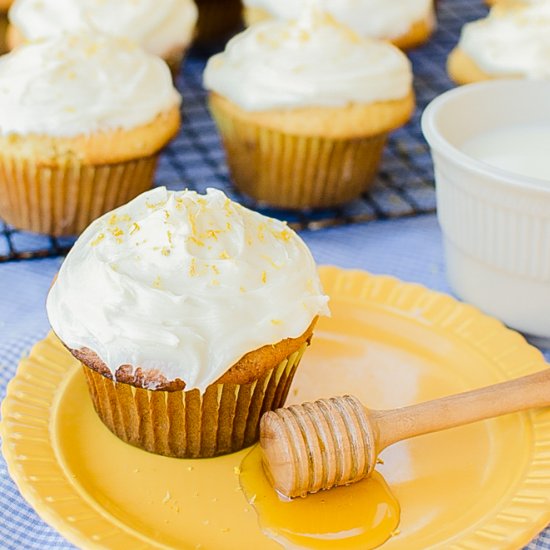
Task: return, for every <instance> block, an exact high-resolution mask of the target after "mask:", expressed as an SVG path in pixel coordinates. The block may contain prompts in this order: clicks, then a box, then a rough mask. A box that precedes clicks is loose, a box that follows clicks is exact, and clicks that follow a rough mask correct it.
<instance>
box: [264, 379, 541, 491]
mask: <svg viewBox="0 0 550 550" xmlns="http://www.w3.org/2000/svg"><path fill="white" fill-rule="evenodd" d="M546 405H550V369H545V370H542V371H540V372H537V373H535V374H531V375H529V376H524V377H523V378H518V379H516V380H511V381H509V382H502V383H501V384H496V385H493V386H489V387H485V388H481V389H478V390H473V391H469V392H464V393H460V394H457V395H453V396H450V397H443V398H441V399H436V400H434V401H428V402H426V403H421V404H419V405H412V406H410V407H404V408H401V409H394V410H388V411H368V410H367V409H365V408H364V407H363V405H362V404H361V403H360V402H359V400H358V399H357V398H355V397H352V396H345V397H337V398H331V399H321V400H320V401H316V402H315V403H304V404H303V405H295V406H292V407H288V408H287V409H278V410H276V411H273V412H268V413H266V414H265V415H264V416H263V417H262V420H261V423H260V445H261V447H262V451H263V460H264V467H265V471H266V473H267V475H268V477H269V478H270V481H271V483H272V484H273V486H274V487H275V489H276V490H277V491H278V492H279V493H280V494H281V495H283V496H285V497H289V498H292V497H296V496H305V495H306V494H307V493H314V492H317V491H319V490H321V489H330V488H331V487H335V486H339V485H346V484H348V483H353V482H354V481H359V480H360V479H362V478H364V477H366V476H367V475H369V474H370V473H371V472H372V470H373V469H374V465H375V463H376V457H377V455H378V453H379V452H380V451H381V450H382V449H385V448H386V447H388V446H389V445H391V444H392V443H396V442H397V441H401V440H403V439H408V438H410V437H414V436H417V435H422V434H426V433H431V432H436V431H439V430H445V429H447V428H452V427H454V426H461V425H463V424H469V423H470V422H475V421H477V420H483V419H486V418H492V417H494V416H499V415H501V414H506V413H511V412H516V411H522V410H525V409H529V408H531V407H542V406H546Z"/></svg>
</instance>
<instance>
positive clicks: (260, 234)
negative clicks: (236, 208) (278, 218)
mask: <svg viewBox="0 0 550 550" xmlns="http://www.w3.org/2000/svg"><path fill="white" fill-rule="evenodd" d="M258 239H260V241H261V242H264V240H265V224H263V223H261V224H259V225H258Z"/></svg>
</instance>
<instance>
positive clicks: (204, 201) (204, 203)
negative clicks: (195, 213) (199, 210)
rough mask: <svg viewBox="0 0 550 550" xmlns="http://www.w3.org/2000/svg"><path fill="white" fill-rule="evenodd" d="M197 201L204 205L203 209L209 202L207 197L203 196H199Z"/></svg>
mask: <svg viewBox="0 0 550 550" xmlns="http://www.w3.org/2000/svg"><path fill="white" fill-rule="evenodd" d="M197 203H198V204H200V205H201V206H202V207H203V209H204V208H205V207H207V206H208V202H207V201H206V199H203V198H202V197H199V198H198V199H197Z"/></svg>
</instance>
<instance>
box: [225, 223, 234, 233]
mask: <svg viewBox="0 0 550 550" xmlns="http://www.w3.org/2000/svg"><path fill="white" fill-rule="evenodd" d="M225 228H226V229H227V231H231V229H233V226H232V225H231V224H230V223H229V222H227V223H226V224H225Z"/></svg>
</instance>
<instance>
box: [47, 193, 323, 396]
mask: <svg viewBox="0 0 550 550" xmlns="http://www.w3.org/2000/svg"><path fill="white" fill-rule="evenodd" d="M327 302H328V298H327V296H325V295H324V294H323V292H322V289H321V286H320V282H319V278H318V276H317V271H316V266H315V263H314V261H313V258H312V256H311V254H310V252H309V250H308V249H307V247H306V245H305V244H304V242H303V241H302V240H301V239H300V238H299V237H298V236H297V235H296V233H294V231H292V230H291V229H289V228H288V227H287V226H286V224H284V223H283V222H280V221H278V220H274V219H271V218H266V217H265V216H262V215H260V214H258V213H256V212H253V211H251V210H248V209H246V208H244V207H242V206H240V205H239V204H236V203H234V202H231V201H230V200H229V199H228V198H227V197H226V196H225V195H224V194H223V193H222V192H221V191H217V190H214V189H209V190H208V191H207V193H206V195H199V194H197V193H195V192H193V191H182V192H172V191H167V190H166V189H165V188H156V189H153V190H151V191H149V192H147V193H144V194H142V195H140V196H139V197H137V198H136V199H134V200H133V201H131V202H130V203H128V204H127V205H125V206H122V207H120V208H118V209H116V210H114V211H113V212H111V213H108V214H106V215H104V216H102V217H101V218H99V219H98V220H96V221H95V222H94V223H92V225H90V226H89V227H88V229H87V230H86V231H85V232H84V233H83V234H82V235H81V237H80V238H79V239H78V241H77V242H76V244H75V246H74V247H73V249H72V250H71V252H70V253H69V254H68V256H67V258H66V259H65V261H64V262H63V265H62V266H61V270H60V272H59V275H58V277H57V280H56V282H55V284H54V285H53V287H52V289H51V291H50V293H49V295H48V301H47V311H48V316H49V319H50V322H51V325H52V327H53V329H54V331H55V332H56V333H57V334H58V336H59V337H60V338H61V339H62V340H63V341H64V343H65V344H66V345H68V346H69V347H71V348H73V349H82V348H89V349H91V350H93V351H95V352H96V353H97V354H98V355H99V357H100V358H101V359H102V360H103V361H104V362H105V364H106V365H107V366H108V367H109V369H110V370H111V371H112V372H113V373H114V372H115V371H116V370H117V368H118V367H120V366H121V365H126V364H129V365H133V366H134V367H136V366H139V367H141V368H142V369H144V370H156V371H158V372H159V373H161V374H162V375H163V376H164V377H165V378H166V379H167V380H168V381H173V380H176V379H178V378H179V379H181V380H183V381H184V382H186V389H192V388H199V389H200V390H201V391H202V390H204V389H205V388H206V387H207V386H208V385H209V384H211V383H213V382H214V381H216V380H217V379H218V378H219V377H220V376H222V375H223V374H224V373H225V372H226V371H227V370H228V369H229V368H230V367H231V366H232V365H233V364H234V363H236V362H237V361H238V360H239V359H240V358H241V357H242V356H243V355H245V354H246V353H247V352H250V351H253V350H255V349H258V348H260V347H262V346H264V345H267V344H274V343H277V342H279V341H281V340H283V339H284V338H294V337H298V336H300V335H301V334H302V333H303V332H304V331H305V330H306V329H307V328H308V326H309V324H310V323H311V321H312V320H313V318H314V317H315V316H316V315H318V314H328V308H327Z"/></svg>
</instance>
